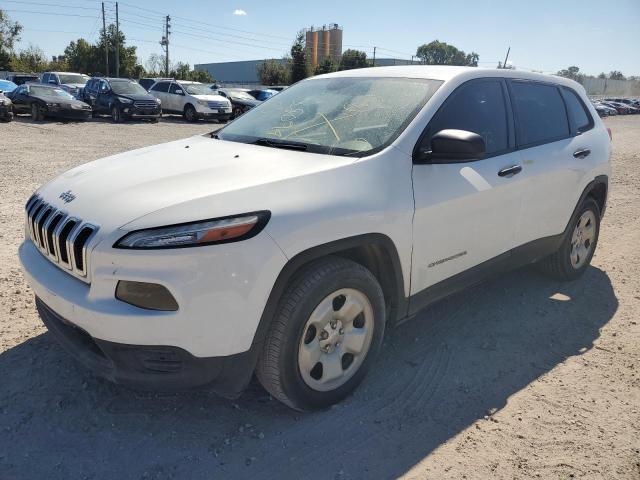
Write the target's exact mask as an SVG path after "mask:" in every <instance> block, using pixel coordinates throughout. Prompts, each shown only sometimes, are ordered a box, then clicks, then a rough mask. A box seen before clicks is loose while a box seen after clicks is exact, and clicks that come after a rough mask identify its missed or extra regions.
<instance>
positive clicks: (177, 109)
mask: <svg viewBox="0 0 640 480" xmlns="http://www.w3.org/2000/svg"><path fill="white" fill-rule="evenodd" d="M149 93H150V94H151V95H153V96H155V97H156V98H158V99H159V100H160V101H162V111H163V113H174V114H181V115H183V116H184V118H185V119H186V120H187V121H188V122H195V121H197V120H199V119H205V120H218V121H219V122H226V121H227V120H229V118H230V117H231V103H230V102H229V100H227V99H226V98H224V97H222V96H220V95H217V94H216V93H214V92H213V91H212V90H211V89H210V88H209V87H207V86H206V85H204V84H203V83H200V82H189V81H186V80H161V81H159V82H156V83H155V84H154V85H153V86H152V87H151V88H150V89H149Z"/></svg>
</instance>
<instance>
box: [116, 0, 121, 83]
mask: <svg viewBox="0 0 640 480" xmlns="http://www.w3.org/2000/svg"><path fill="white" fill-rule="evenodd" d="M119 76H120V22H119V19H118V2H116V77H119Z"/></svg>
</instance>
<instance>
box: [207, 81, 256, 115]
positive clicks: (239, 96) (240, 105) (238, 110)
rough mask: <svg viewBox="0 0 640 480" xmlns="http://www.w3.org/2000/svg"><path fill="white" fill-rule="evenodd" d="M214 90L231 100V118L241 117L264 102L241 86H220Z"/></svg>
mask: <svg viewBox="0 0 640 480" xmlns="http://www.w3.org/2000/svg"><path fill="white" fill-rule="evenodd" d="M212 90H213V91H214V92H215V93H217V94H219V95H222V96H223V97H227V98H228V99H229V100H230V101H231V108H232V111H231V118H236V117H239V116H240V115H242V114H243V113H244V112H246V111H247V110H251V109H252V108H253V107H255V106H256V105H260V104H261V103H262V102H261V101H260V100H256V99H255V98H253V97H252V96H251V95H250V94H249V92H248V91H247V90H242V89H240V88H218V89H212Z"/></svg>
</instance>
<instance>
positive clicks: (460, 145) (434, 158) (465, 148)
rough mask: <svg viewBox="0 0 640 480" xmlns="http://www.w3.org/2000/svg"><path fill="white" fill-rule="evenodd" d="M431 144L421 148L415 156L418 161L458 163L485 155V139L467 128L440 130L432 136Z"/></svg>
mask: <svg viewBox="0 0 640 480" xmlns="http://www.w3.org/2000/svg"><path fill="white" fill-rule="evenodd" d="M429 143H430V145H431V147H430V148H429V144H426V145H425V146H424V147H423V148H420V149H419V150H418V152H417V154H416V155H415V156H414V160H415V161H416V163H458V162H468V161H471V160H479V159H481V158H483V157H484V155H485V153H486V147H485V144H484V139H483V138H482V137H481V136H480V135H478V134H477V133H473V132H468V131H466V130H454V129H446V130H440V131H439V132H437V133H436V134H434V135H433V136H432V137H431V141H430V142H429Z"/></svg>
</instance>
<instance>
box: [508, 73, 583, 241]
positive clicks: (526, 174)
mask: <svg viewBox="0 0 640 480" xmlns="http://www.w3.org/2000/svg"><path fill="white" fill-rule="evenodd" d="M509 92H510V95H511V99H512V104H513V110H514V117H515V121H516V142H517V144H518V148H519V155H520V163H521V164H522V167H523V171H522V174H521V177H522V182H521V183H522V193H523V204H522V215H520V216H519V217H518V220H517V226H516V240H517V244H518V245H524V244H526V243H528V242H531V241H534V240H538V239H541V238H544V237H549V236H553V235H558V234H560V233H562V232H563V231H564V229H565V227H566V226H567V223H568V221H569V218H570V216H571V214H572V212H573V209H574V208H575V206H576V202H577V200H578V198H577V197H578V196H579V195H580V193H581V192H577V191H578V190H581V189H580V183H581V181H582V178H583V176H584V174H585V173H586V169H585V165H586V164H587V162H585V161H584V160H585V159H584V158H581V154H580V151H581V150H589V149H590V148H592V146H591V145H590V143H589V136H590V135H589V134H588V133H587V131H588V130H589V129H591V128H592V127H593V119H592V118H591V117H590V115H589V116H587V115H585V110H583V112H582V113H583V114H582V115H581V116H580V118H578V114H579V112H578V111H577V110H576V111H574V112H573V113H571V112H570V111H569V110H568V109H567V106H566V105H565V94H569V93H570V92H564V91H563V88H562V87H560V86H558V85H556V84H552V83H541V82H535V81H526V80H511V81H509ZM571 95H573V94H571ZM567 98H569V99H570V100H571V97H567ZM573 98H574V100H573V101H572V105H573V107H572V108H573V109H574V110H575V108H576V107H579V108H580V109H582V108H583V106H582V105H580V103H578V104H577V105H576V104H575V100H576V98H575V96H574V97H573ZM584 108H585V109H586V107H584ZM573 116H576V120H575V121H576V122H577V123H581V124H583V125H581V126H580V128H581V129H582V133H580V134H579V133H578V126H577V125H576V126H572V123H574V122H573V120H572V117H573Z"/></svg>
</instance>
